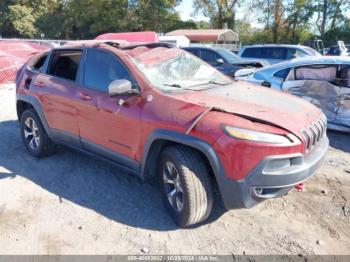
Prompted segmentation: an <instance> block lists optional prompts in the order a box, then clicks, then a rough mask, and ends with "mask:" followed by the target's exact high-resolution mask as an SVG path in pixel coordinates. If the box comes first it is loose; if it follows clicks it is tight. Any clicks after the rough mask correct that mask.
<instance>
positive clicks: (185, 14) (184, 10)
mask: <svg viewBox="0 0 350 262" xmlns="http://www.w3.org/2000/svg"><path fill="white" fill-rule="evenodd" d="M192 5H193V0H182V2H181V4H180V5H179V6H177V7H176V10H177V11H178V12H179V14H180V17H181V19H182V20H183V21H186V20H189V19H192V20H194V21H207V22H209V17H205V16H203V15H201V14H198V15H196V16H192V15H191V14H192V13H193V10H194V9H193V6H192ZM250 13H251V10H249V7H248V6H247V5H245V6H241V7H239V8H238V10H237V14H236V15H237V16H236V18H237V19H243V18H246V19H247V18H248V19H250V20H251V21H250V22H251V25H252V27H256V28H260V27H261V26H262V25H261V24H259V23H258V21H256V20H254V19H251V16H250V15H249V14H250Z"/></svg>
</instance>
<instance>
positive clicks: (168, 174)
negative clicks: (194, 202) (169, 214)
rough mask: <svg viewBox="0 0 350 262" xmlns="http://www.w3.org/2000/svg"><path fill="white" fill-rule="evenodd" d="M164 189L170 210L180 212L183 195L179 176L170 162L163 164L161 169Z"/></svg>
mask: <svg viewBox="0 0 350 262" xmlns="http://www.w3.org/2000/svg"><path fill="white" fill-rule="evenodd" d="M163 182H164V189H165V193H166V195H167V198H168V201H169V203H170V205H171V206H172V208H174V209H175V210H176V211H177V212H181V211H182V210H183V206H184V193H183V189H182V185H181V180H180V175H179V172H178V170H177V169H176V167H175V165H174V164H173V163H172V162H171V161H167V162H166V163H165V167H164V169H163Z"/></svg>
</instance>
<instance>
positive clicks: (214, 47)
mask: <svg viewBox="0 0 350 262" xmlns="http://www.w3.org/2000/svg"><path fill="white" fill-rule="evenodd" d="M184 49H206V50H214V51H215V50H220V49H224V48H222V47H216V46H210V45H190V46H186V47H184Z"/></svg>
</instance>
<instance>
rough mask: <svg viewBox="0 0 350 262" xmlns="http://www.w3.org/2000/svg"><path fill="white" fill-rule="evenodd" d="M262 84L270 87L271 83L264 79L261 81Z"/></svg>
mask: <svg viewBox="0 0 350 262" xmlns="http://www.w3.org/2000/svg"><path fill="white" fill-rule="evenodd" d="M261 85H262V86H265V87H271V83H270V82H268V81H264V82H262V83H261Z"/></svg>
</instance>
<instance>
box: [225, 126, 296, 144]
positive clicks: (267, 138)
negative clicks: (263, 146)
mask: <svg viewBox="0 0 350 262" xmlns="http://www.w3.org/2000/svg"><path fill="white" fill-rule="evenodd" d="M223 129H224V131H225V133H226V134H227V135H229V136H231V137H234V138H238V139H243V140H250V141H258V142H264V143H271V144H288V143H291V142H293V141H291V139H289V138H288V137H287V136H283V135H275V134H269V133H264V132H258V131H253V130H249V129H244V128H239V127H232V126H223Z"/></svg>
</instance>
